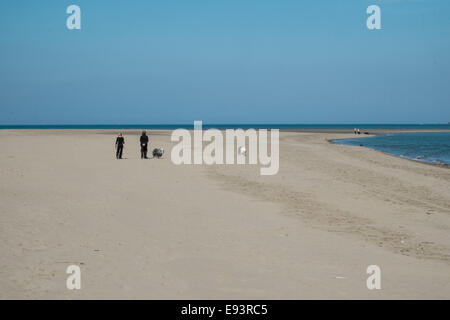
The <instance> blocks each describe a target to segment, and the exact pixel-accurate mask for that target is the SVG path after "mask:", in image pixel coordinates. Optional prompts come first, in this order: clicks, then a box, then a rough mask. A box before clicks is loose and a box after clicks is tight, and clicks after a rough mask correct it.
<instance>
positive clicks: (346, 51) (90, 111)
mask: <svg viewBox="0 0 450 320" xmlns="http://www.w3.org/2000/svg"><path fill="white" fill-rule="evenodd" d="M71 4H76V5H79V6H80V7H81V14H82V17H81V20H82V22H81V24H82V29H81V30H68V29H67V28H66V19H67V17H68V14H66V8H67V7H68V6H69V5H71ZM371 4H377V5H379V6H380V7H381V13H382V30H376V31H370V30H368V29H367V28H366V19H367V17H368V15H367V14H366V8H367V7H368V6H369V5H371ZM449 15H450V1H448V0H385V1H382V0H370V1H365V0H322V1H320V0H306V1H300V0H296V1H291V0H284V1H279V0H254V1H250V0H240V1H235V0H226V1H225V0H202V1H200V0H176V1H175V0H161V1H159V0H158V1H154V0H146V1H138V0H134V1H124V0H116V1H104V0H95V1H93V0H89V1H88V0H78V1H75V0H72V1H64V0H59V1H55V0H40V1H31V0H29V1H24V0H14V1H1V2H0V111H1V117H0V124H4V125H5V124H118V123H120V124H157V123H163V124H166V123H192V122H193V121H194V120H203V121H204V122H206V123H249V122H250V123H357V122H359V123H437V122H441V123H447V122H448V121H450V89H449V88H450V18H449Z"/></svg>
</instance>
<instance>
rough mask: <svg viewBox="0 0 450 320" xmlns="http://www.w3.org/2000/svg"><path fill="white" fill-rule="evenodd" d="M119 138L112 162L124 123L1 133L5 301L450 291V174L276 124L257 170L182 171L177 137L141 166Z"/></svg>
mask: <svg viewBox="0 0 450 320" xmlns="http://www.w3.org/2000/svg"><path fill="white" fill-rule="evenodd" d="M123 132H124V136H125V140H126V146H125V151H124V159H122V160H116V159H115V155H114V141H115V137H116V131H110V130H1V131H0V149H1V150H2V152H1V153H0V237H1V239H0V240H1V241H0V257H1V259H0V298H1V299H15V298H18V299H111V298H123V299H449V298H450V192H449V191H450V169H449V168H444V167H438V166H432V165H426V164H423V163H419V162H414V161H410V160H406V159H401V158H397V157H394V156H390V155H386V154H383V153H381V152H378V151H374V150H370V149H366V148H364V147H351V146H344V145H335V144H332V143H330V142H329V140H330V139H340V138H347V137H352V136H353V135H352V134H348V133H338V132H326V133H320V132H281V133H280V169H279V172H278V174H277V175H273V176H261V175H260V174H259V168H260V167H259V166H258V165H211V166H209V165H180V166H176V165H174V164H173V163H172V162H171V159H170V150H171V148H172V146H173V145H174V143H172V142H171V141H170V131H150V133H149V135H150V149H151V148H154V147H163V148H164V149H165V150H166V154H165V155H164V157H163V158H162V159H148V160H142V159H140V155H139V142H138V139H139V136H138V132H137V131H132V130H126V131H123ZM72 264H76V265H79V266H80V268H81V277H82V288H81V290H68V289H67V288H66V279H67V276H68V275H67V274H66V268H67V266H69V265H72ZM369 265H378V266H379V267H380V268H381V286H382V288H381V290H368V289H367V287H366V279H367V277H368V276H369V275H368V274H367V273H366V269H367V267H368V266H369Z"/></svg>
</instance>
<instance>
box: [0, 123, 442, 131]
mask: <svg viewBox="0 0 450 320" xmlns="http://www.w3.org/2000/svg"><path fill="white" fill-rule="evenodd" d="M355 127H356V128H361V130H362V131H367V130H371V129H449V130H450V124H423V125H421V124H273V123H272V124H270V123H263V124H207V123H203V129H209V128H217V129H227V128H229V129H236V128H242V129H248V128H255V129H263V128H267V129H285V130H286V129H348V130H349V131H353V128H355ZM177 128H184V129H193V128H194V123H193V122H192V123H190V124H109V125H103V124H91V125H0V129H154V130H158V129H159V130H173V129H177Z"/></svg>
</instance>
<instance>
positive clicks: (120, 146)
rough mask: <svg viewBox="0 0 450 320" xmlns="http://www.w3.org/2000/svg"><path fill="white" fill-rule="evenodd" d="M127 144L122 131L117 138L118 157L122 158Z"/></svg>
mask: <svg viewBox="0 0 450 320" xmlns="http://www.w3.org/2000/svg"><path fill="white" fill-rule="evenodd" d="M124 145H125V139H124V138H123V136H122V133H119V136H118V137H117V139H116V159H122V152H123V146H124Z"/></svg>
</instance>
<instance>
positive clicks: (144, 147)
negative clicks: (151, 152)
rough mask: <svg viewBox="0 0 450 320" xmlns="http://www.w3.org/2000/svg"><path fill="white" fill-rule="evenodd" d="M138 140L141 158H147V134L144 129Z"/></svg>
mask: <svg viewBox="0 0 450 320" xmlns="http://www.w3.org/2000/svg"><path fill="white" fill-rule="evenodd" d="M140 141H141V159H147V145H148V136H147V133H146V132H145V131H142V135H141V139H140Z"/></svg>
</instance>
